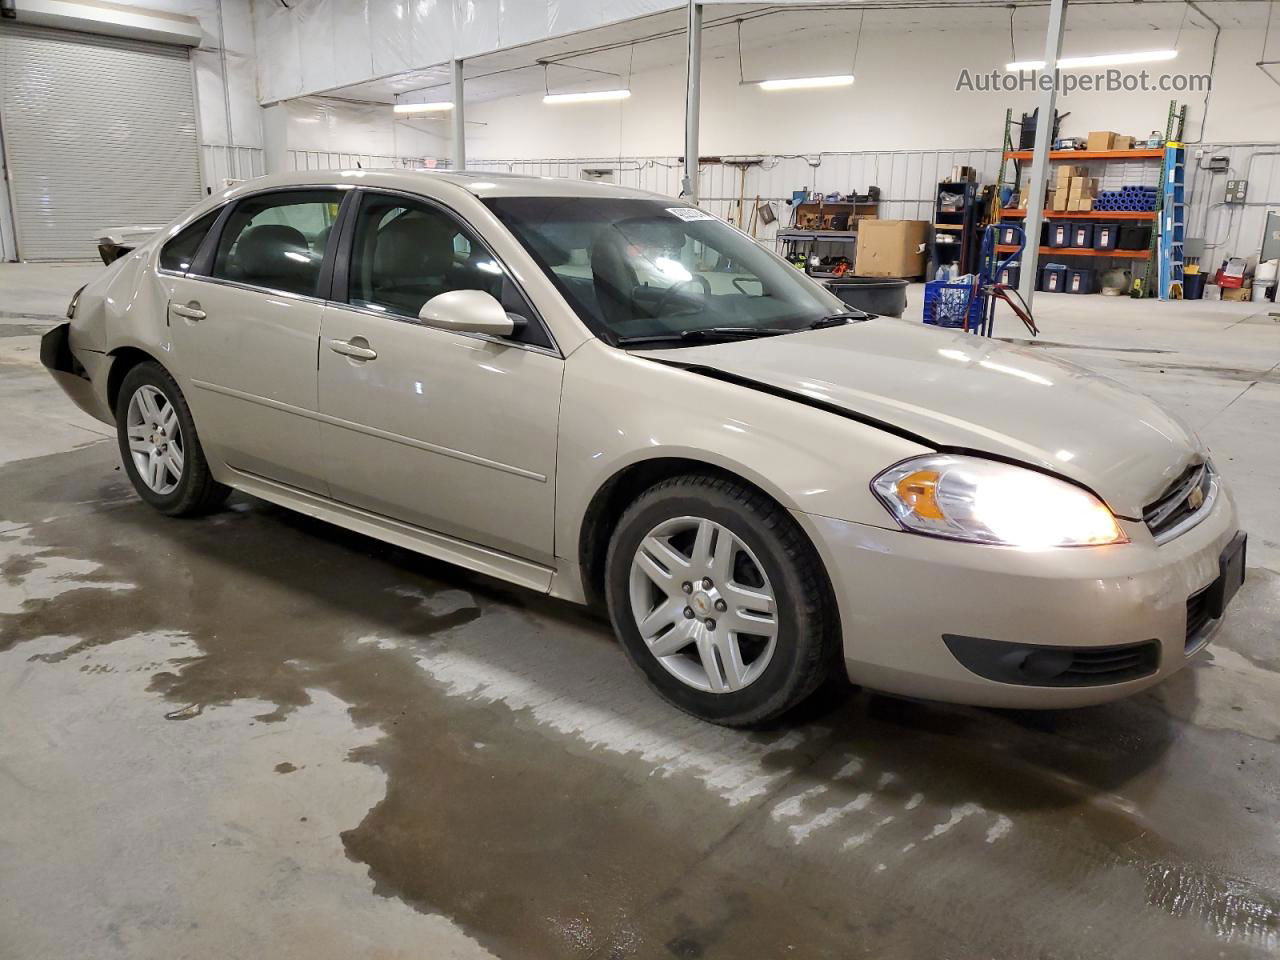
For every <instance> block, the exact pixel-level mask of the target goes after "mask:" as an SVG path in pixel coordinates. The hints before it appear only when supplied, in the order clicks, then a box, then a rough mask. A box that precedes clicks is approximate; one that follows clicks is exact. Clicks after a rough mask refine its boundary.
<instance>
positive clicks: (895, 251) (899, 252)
mask: <svg viewBox="0 0 1280 960" xmlns="http://www.w3.org/2000/svg"><path fill="white" fill-rule="evenodd" d="M928 241H929V224H928V222H927V221H925V220H863V221H861V222H860V223H859V224H858V252H857V255H856V258H855V264H854V272H855V273H856V274H857V275H858V276H861V277H919V276H923V275H924V271H925V261H926V260H927V259H928V256H927V254H926V253H925V248H926V247H927V246H928Z"/></svg>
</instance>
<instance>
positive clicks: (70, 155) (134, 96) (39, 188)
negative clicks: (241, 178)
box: [0, 25, 200, 260]
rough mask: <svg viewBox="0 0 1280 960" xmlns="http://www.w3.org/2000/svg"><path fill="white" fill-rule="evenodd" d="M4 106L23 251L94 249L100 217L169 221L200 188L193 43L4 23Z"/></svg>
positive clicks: (83, 254)
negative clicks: (187, 45) (168, 43)
mask: <svg viewBox="0 0 1280 960" xmlns="http://www.w3.org/2000/svg"><path fill="white" fill-rule="evenodd" d="M0 112H3V119H4V136H5V152H6V160H7V163H8V170H9V190H10V196H11V197H12V200H13V218H14V221H15V224H16V227H17V240H18V244H17V246H18V253H19V255H20V256H22V257H23V258H24V259H26V260H66V259H93V258H94V257H96V255H97V250H96V244H95V242H94V238H95V237H96V236H97V233H98V231H100V230H101V229H102V228H103V227H115V226H123V225H131V224H149V223H166V222H168V221H169V220H170V219H172V218H173V217H176V216H177V215H178V214H180V213H181V212H182V211H183V210H185V209H186V208H188V207H190V206H191V205H192V204H193V203H195V202H196V200H198V199H199V197H200V169H199V155H198V151H197V146H196V117H195V98H194V93H193V85H192V76H191V63H190V61H189V59H188V56H187V51H186V49H185V48H182V47H172V46H166V45H164V44H158V43H144V42H142V41H139V40H125V39H122V38H118V37H104V36H94V35H89V34H81V33H75V32H73V31H70V30H50V29H45V28H43V27H31V26H26V25H16V26H7V27H5V29H4V30H3V31H0Z"/></svg>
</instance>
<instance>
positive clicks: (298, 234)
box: [213, 190, 342, 297]
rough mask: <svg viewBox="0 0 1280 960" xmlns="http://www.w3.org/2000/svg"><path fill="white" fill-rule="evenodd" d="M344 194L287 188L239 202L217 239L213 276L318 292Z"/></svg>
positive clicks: (285, 289)
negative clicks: (287, 189)
mask: <svg viewBox="0 0 1280 960" xmlns="http://www.w3.org/2000/svg"><path fill="white" fill-rule="evenodd" d="M341 203H342V193H341V191H338V190H307V191H290V192H288V193H277V194H269V195H267V196H261V197H250V198H248V199H246V200H241V201H240V202H239V203H238V204H236V208H235V209H234V210H233V211H232V212H231V216H230V217H229V218H228V219H227V225H226V226H225V227H224V228H223V230H222V237H221V238H220V239H219V241H218V253H217V256H216V257H215V258H214V263H213V276H215V277H217V278H219V279H222V280H235V281H238V282H240V283H247V284H251V285H252V286H255V287H266V288H267V289H269V290H280V291H283V292H285V293H297V294H302V295H304V296H311V297H313V296H316V295H317V291H316V285H317V283H318V282H319V279H320V267H321V265H322V264H323V263H324V252H325V247H326V246H327V244H328V242H329V234H330V233H331V232H332V230H333V225H334V222H335V221H336V220H337V219H338V207H339V206H340V205H341Z"/></svg>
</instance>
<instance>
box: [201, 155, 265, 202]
mask: <svg viewBox="0 0 1280 960" xmlns="http://www.w3.org/2000/svg"><path fill="white" fill-rule="evenodd" d="M200 169H201V173H202V175H203V180H204V187H205V191H206V192H209V191H214V192H217V191H218V190H221V189H222V188H223V187H224V186H225V185H226V182H227V181H228V180H252V179H253V178H254V177H260V176H262V175H263V174H264V173H266V172H267V165H266V154H265V151H263V149H262V148H261V147H228V146H227V145H226V144H222V143H202V144H200Z"/></svg>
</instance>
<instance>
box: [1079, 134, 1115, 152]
mask: <svg viewBox="0 0 1280 960" xmlns="http://www.w3.org/2000/svg"><path fill="white" fill-rule="evenodd" d="M1116 136H1117V135H1116V134H1115V133H1112V132H1111V131H1110V130H1093V131H1091V132H1090V133H1089V138H1088V139H1087V140H1086V141H1085V149H1086V150H1114V149H1115V148H1116V147H1115V143H1116Z"/></svg>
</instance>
